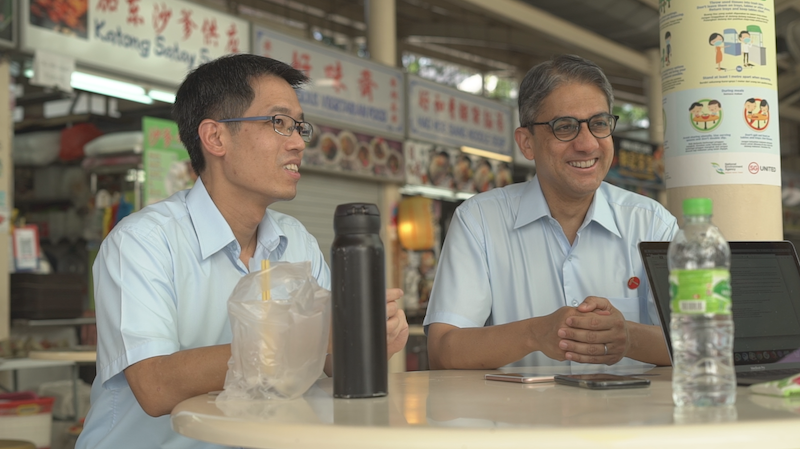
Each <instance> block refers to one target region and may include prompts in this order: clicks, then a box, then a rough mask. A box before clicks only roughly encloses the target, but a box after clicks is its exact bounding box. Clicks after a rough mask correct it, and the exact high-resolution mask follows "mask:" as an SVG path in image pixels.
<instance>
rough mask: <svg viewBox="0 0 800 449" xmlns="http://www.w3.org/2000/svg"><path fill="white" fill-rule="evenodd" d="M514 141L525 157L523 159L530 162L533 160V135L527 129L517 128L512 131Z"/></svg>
mask: <svg viewBox="0 0 800 449" xmlns="http://www.w3.org/2000/svg"><path fill="white" fill-rule="evenodd" d="M514 140H516V141H517V146H518V147H519V149H520V151H522V155H523V156H525V159H527V160H529V161H532V160H534V156H533V134H531V132H530V131H529V130H528V128H523V127H521V126H520V127H519V128H517V129H515V130H514Z"/></svg>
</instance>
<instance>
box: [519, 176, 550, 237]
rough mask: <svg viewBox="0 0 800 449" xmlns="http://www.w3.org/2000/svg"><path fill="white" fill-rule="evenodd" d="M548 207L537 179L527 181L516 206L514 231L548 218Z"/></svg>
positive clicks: (536, 177) (535, 177)
mask: <svg viewBox="0 0 800 449" xmlns="http://www.w3.org/2000/svg"><path fill="white" fill-rule="evenodd" d="M550 216H551V215H550V207H549V206H548V205H547V200H545V199H544V193H543V192H542V186H541V185H539V177H538V176H534V177H533V179H532V180H530V181H528V185H527V186H526V187H525V190H524V191H523V192H522V197H521V198H520V201H519V204H518V205H517V219H516V221H514V229H518V228H521V227H523V226H525V225H527V224H530V223H533V222H534V221H536V220H538V219H540V218H542V217H550Z"/></svg>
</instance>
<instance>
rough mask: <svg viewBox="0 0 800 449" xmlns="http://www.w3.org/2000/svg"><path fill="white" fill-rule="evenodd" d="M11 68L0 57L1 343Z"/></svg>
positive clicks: (6, 297) (5, 318)
mask: <svg viewBox="0 0 800 449" xmlns="http://www.w3.org/2000/svg"><path fill="white" fill-rule="evenodd" d="M10 77H11V74H10V71H9V63H8V59H6V58H2V59H0V129H5V130H6V131H4V132H0V212H1V213H0V218H3V222H0V254H2V256H0V342H3V341H8V339H9V338H10V334H9V332H10V307H11V304H10V290H9V289H10V286H9V275H8V271H9V256H8V254H9V251H10V249H9V247H10V243H11V236H10V235H9V233H8V230H9V223H8V220H9V219H10V217H11V214H10V211H11V200H12V198H13V196H14V192H13V190H12V188H11V186H12V185H13V178H14V176H13V175H14V164H13V163H12V161H11V136H13V135H14V122H13V120H12V118H11V95H10V88H11V85H10Z"/></svg>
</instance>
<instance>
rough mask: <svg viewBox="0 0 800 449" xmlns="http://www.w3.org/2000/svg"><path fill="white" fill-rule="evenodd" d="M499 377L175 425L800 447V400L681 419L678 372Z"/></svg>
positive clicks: (254, 431)
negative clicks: (614, 377) (566, 380)
mask: <svg viewBox="0 0 800 449" xmlns="http://www.w3.org/2000/svg"><path fill="white" fill-rule="evenodd" d="M518 371H533V369H520V370H518ZM537 371H538V372H541V371H543V370H542V369H537ZM560 371H561V372H563V371H564V369H563V368H561V369H560ZM487 372H491V371H421V372H407V373H396V374H390V375H389V396H388V397H385V398H376V399H351V400H344V399H335V400H334V399H333V398H332V391H333V385H332V379H321V380H319V381H317V383H316V384H315V385H314V386H313V387H312V388H311V390H309V392H308V393H307V394H306V395H305V396H304V397H303V398H302V399H297V400H294V401H289V402H282V403H281V402H278V403H275V402H265V401H250V402H245V403H238V404H231V403H228V404H222V405H221V407H222V408H220V407H218V406H217V405H216V404H215V402H214V396H213V395H210V394H208V395H201V396H197V397H194V398H191V399H188V400H186V401H183V402H182V403H180V404H178V406H177V407H175V409H174V410H173V411H172V427H173V429H175V431H177V432H179V433H181V434H183V435H185V436H188V437H191V438H195V439H199V440H203V441H208V442H212V443H217V444H225V445H231V446H243V447H252V448H271V449H283V448H319V447H325V448H331V449H336V448H342V449H344V448H347V449H360V448H364V449H373V448H396V449H408V448H409V447H414V448H427V447H430V448H436V449H448V448H454V449H455V448H462V449H469V448H476V449H477V448H481V449H485V448H498V447H502V448H517V447H519V448H530V447H547V448H550V447H558V448H579V447H591V448H592V449H599V448H639V447H648V448H662V447H663V448H675V447H680V446H681V445H685V446H686V447H700V446H702V447H704V448H715V447H724V448H746V449H753V448H759V447H769V448H789V447H792V448H796V447H798V446H800V444H799V443H798V441H800V400H795V401H793V402H791V401H788V400H786V399H783V398H772V397H767V396H759V395H751V394H750V392H749V390H748V389H746V388H739V389H738V391H737V395H738V397H737V401H736V405H735V406H731V407H729V408H726V409H721V410H714V413H708V412H707V411H703V412H701V413H695V414H694V415H680V414H678V413H676V409H675V407H674V406H673V403H672V387H671V382H670V377H669V376H670V372H671V370H670V368H657V369H655V370H652V371H650V372H648V373H647V374H649V376H647V377H648V378H649V379H650V380H651V382H652V384H651V386H650V387H647V388H643V389H628V390H586V389H582V388H575V387H569V386H563V385H556V384H554V383H546V384H537V385H521V384H514V383H508V382H497V381H486V380H484V378H483V375H484V374H485V373H487ZM555 372H558V371H555ZM687 424H702V425H687Z"/></svg>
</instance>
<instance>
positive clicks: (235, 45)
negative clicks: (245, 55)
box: [225, 23, 239, 53]
mask: <svg viewBox="0 0 800 449" xmlns="http://www.w3.org/2000/svg"><path fill="white" fill-rule="evenodd" d="M225 34H227V35H228V45H226V46H225V50H226V51H228V52H230V53H239V30H237V29H236V24H235V23H232V24H231V27H230V28H228V31H227V32H226V33H225Z"/></svg>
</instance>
